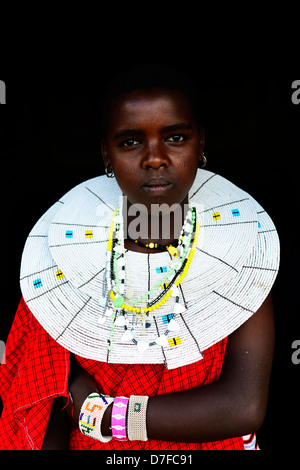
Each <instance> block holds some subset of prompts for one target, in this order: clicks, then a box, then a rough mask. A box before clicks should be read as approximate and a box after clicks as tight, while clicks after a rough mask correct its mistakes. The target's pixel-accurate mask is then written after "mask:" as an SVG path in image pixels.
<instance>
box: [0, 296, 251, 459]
mask: <svg viewBox="0 0 300 470" xmlns="http://www.w3.org/2000/svg"><path fill="white" fill-rule="evenodd" d="M226 343H227V339H224V340H222V341H220V342H219V343H217V344H215V345H214V346H212V347H211V348H209V349H207V350H206V351H205V355H204V359H203V360H201V361H199V362H197V363H194V364H191V365H188V366H184V367H180V368H177V369H173V370H167V369H165V367H164V365H163V364H134V365H126V364H125V365H123V364H106V363H102V362H97V361H93V360H88V359H84V358H81V357H76V359H77V361H78V363H79V364H80V365H81V367H83V368H84V369H85V370H87V372H89V373H90V374H91V375H93V376H94V378H95V380H96V381H97V383H98V384H99V387H100V388H101V389H102V391H103V392H104V393H105V394H107V395H111V396H120V395H124V396H129V395H131V394H136V395H148V396H150V397H151V396H154V395H161V394H166V393H172V392H177V391H181V390H188V389H190V388H194V387H199V386H202V385H206V384H209V383H211V382H213V381H216V380H218V378H219V375H220V372H221V369H222V365H223V360H224V354H225V349H226ZM69 364H70V353H69V352H68V351H67V350H66V349H64V348H63V347H61V346H60V345H59V344H58V343H56V342H55V341H54V340H53V339H52V338H51V337H50V336H49V335H48V333H47V332H46V331H45V330H44V329H43V328H42V327H41V325H40V324H39V323H38V321H37V320H36V319H35V318H34V316H33V315H32V314H31V312H30V310H29V309H28V307H27V305H26V304H25V302H24V300H23V299H22V300H21V302H20V305H19V308H18V310H17V313H16V317H15V319H14V322H13V325H12V328H11V331H10V334H9V337H8V340H7V343H6V364H2V365H1V366H0V395H1V398H2V401H3V405H4V408H3V412H2V415H1V420H0V449H3V450H4V449H40V448H41V447H42V444H43V440H44V435H45V431H46V429H47V424H48V420H49V416H50V413H51V408H52V404H53V400H54V398H55V397H57V396H68V394H67V383H68V375H69ZM70 449H76V450H79V449H80V450H81V449H91V450H92V449H95V450H110V449H114V450H178V449H180V450H184V449H187V450H204V449H229V450H232V449H244V445H243V439H242V437H238V438H232V439H226V440H222V441H217V442H210V443H203V444H199V443H178V442H166V441H158V440H154V439H149V440H148V441H146V442H139V441H126V442H120V441H116V440H114V439H113V440H112V441H110V442H109V443H106V444H103V443H101V442H99V441H96V440H94V439H92V438H90V437H87V436H85V435H83V434H81V432H80V431H79V429H78V428H75V427H74V429H73V430H72V431H71V437H70Z"/></svg>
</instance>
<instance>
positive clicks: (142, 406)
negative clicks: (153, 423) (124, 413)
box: [127, 395, 149, 441]
mask: <svg viewBox="0 0 300 470" xmlns="http://www.w3.org/2000/svg"><path fill="white" fill-rule="evenodd" d="M148 400H149V397H147V396H143V395H142V396H139V395H131V396H130V398H129V404H128V417H127V435H128V439H129V440H130V441H147V440H148V437H147V422H146V414H147V405H148Z"/></svg>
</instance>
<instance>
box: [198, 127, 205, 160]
mask: <svg viewBox="0 0 300 470" xmlns="http://www.w3.org/2000/svg"><path fill="white" fill-rule="evenodd" d="M204 144H205V129H204V127H200V129H199V154H198V158H199V162H201V161H202V159H203V157H202V155H203V152H204Z"/></svg>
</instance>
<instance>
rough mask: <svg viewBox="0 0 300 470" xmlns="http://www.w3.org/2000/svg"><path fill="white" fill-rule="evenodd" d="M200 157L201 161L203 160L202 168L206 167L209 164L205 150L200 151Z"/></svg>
mask: <svg viewBox="0 0 300 470" xmlns="http://www.w3.org/2000/svg"><path fill="white" fill-rule="evenodd" d="M200 157H201V162H202V165H201V167H200V168H204V167H205V166H206V164H207V158H206V156H205V155H204V152H202V153H200Z"/></svg>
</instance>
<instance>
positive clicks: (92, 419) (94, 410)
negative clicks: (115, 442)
mask: <svg viewBox="0 0 300 470" xmlns="http://www.w3.org/2000/svg"><path fill="white" fill-rule="evenodd" d="M113 401H114V398H112V397H109V396H106V395H99V393H92V394H91V395H89V396H88V397H87V398H86V399H85V401H84V402H83V405H82V407H81V410H80V415H79V429H80V431H81V432H82V433H83V434H84V435H85V436H89V437H93V438H94V439H97V440H98V441H101V442H109V441H110V440H111V439H112V436H102V434H101V423H102V418H103V415H104V413H105V411H106V409H107V408H108V406H109V405H110V404H111V403H113Z"/></svg>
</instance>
